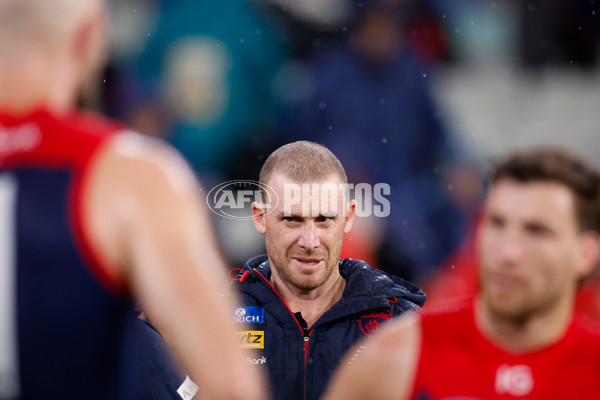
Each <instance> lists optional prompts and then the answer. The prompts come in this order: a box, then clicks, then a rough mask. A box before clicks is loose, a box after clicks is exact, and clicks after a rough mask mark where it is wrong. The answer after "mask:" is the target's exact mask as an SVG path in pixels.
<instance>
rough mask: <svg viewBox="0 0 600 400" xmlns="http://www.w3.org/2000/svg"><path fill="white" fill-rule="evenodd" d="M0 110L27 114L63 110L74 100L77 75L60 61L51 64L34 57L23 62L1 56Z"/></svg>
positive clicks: (69, 106)
mask: <svg viewBox="0 0 600 400" xmlns="http://www.w3.org/2000/svg"><path fill="white" fill-rule="evenodd" d="M0 63H1V64H2V65H0V110H2V111H3V112H6V113H10V114H14V115H26V114H28V113H30V112H31V111H34V110H36V109H41V108H44V109H48V110H51V111H54V112H57V113H62V112H64V111H67V110H68V109H70V108H71V106H72V104H73V100H74V99H73V98H74V96H73V93H74V90H73V86H74V78H72V77H71V78H69V76H68V75H69V74H72V73H73V72H74V71H68V70H66V69H65V68H61V67H60V66H59V65H58V64H56V65H49V63H43V62H40V61H39V60H36V59H34V58H29V59H25V58H23V59H22V61H21V62H17V61H14V60H11V61H7V62H4V60H0Z"/></svg>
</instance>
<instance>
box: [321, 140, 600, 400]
mask: <svg viewBox="0 0 600 400" xmlns="http://www.w3.org/2000/svg"><path fill="white" fill-rule="evenodd" d="M599 192H600V176H599V174H598V172H597V171H594V170H592V169H591V168H590V167H589V166H587V165H585V164H584V163H583V162H582V161H581V160H579V159H577V158H576V157H574V156H572V155H570V154H568V153H565V152H563V151H560V150H537V151H530V152H525V153H520V154H516V155H513V156H512V157H509V158H508V159H507V160H505V161H504V162H503V163H501V164H499V165H498V166H497V168H496V170H495V172H494V174H493V176H492V185H491V188H490V191H489V196H488V199H487V202H486V207H485V217H484V219H483V222H482V225H481V227H480V232H479V259H480V292H479V295H478V296H477V298H476V299H475V301H474V302H473V303H469V304H468V305H466V306H465V307H463V308H460V309H455V310H452V311H447V312H441V313H437V314H430V315H426V316H423V317H422V316H417V315H411V316H410V317H408V318H405V319H403V320H399V321H398V322H397V323H393V324H390V325H389V326H388V327H387V329H386V328H384V329H383V330H382V331H381V332H380V334H378V335H377V336H376V337H374V338H372V340H370V341H365V342H364V343H362V345H363V346H364V348H360V349H358V350H356V351H355V352H354V354H353V356H352V357H348V359H346V363H345V364H344V367H343V368H342V370H341V371H340V372H339V374H338V375H337V376H336V378H335V381H334V383H333V384H332V387H331V388H330V391H329V392H328V396H326V398H327V399H329V400H331V399H345V400H346V399H365V398H368V399H394V400H401V399H419V400H437V399H448V398H468V399H514V398H528V399H544V400H549V399H550V400H552V399H557V400H558V399H568V398H577V399H598V398H600V381H598V379H597V377H598V376H599V374H600V336H599V333H598V331H597V330H595V329H593V328H590V327H587V326H585V325H584V323H583V322H582V321H580V320H578V319H577V318H576V317H574V314H573V303H574V298H575V293H576V291H577V288H578V286H579V285H580V283H581V281H582V280H583V279H584V278H585V277H586V276H587V275H588V274H590V273H591V272H592V270H593V269H594V268H595V267H596V265H597V263H598V239H599V234H598V222H599V197H600V196H599V195H600V193H599Z"/></svg>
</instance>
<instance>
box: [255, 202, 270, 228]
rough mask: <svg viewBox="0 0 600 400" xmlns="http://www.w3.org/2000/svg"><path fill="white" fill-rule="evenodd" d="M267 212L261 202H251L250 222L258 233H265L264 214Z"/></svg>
mask: <svg viewBox="0 0 600 400" xmlns="http://www.w3.org/2000/svg"><path fill="white" fill-rule="evenodd" d="M266 213H267V210H266V206H265V204H263V203H257V202H253V203H252V222H254V227H255V228H256V230H257V231H258V233H261V234H263V235H264V234H265V233H267V226H266V222H265V214H266Z"/></svg>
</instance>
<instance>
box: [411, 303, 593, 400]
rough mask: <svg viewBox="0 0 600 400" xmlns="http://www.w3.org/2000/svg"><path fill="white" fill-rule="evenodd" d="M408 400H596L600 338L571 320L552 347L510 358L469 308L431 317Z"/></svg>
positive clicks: (424, 330)
mask: <svg viewBox="0 0 600 400" xmlns="http://www.w3.org/2000/svg"><path fill="white" fill-rule="evenodd" d="M421 326H422V344H421V355H420V360H419V365H418V371H417V377H416V382H415V387H414V389H413V395H412V397H411V398H412V399H415V400H442V399H447V400H449V399H454V400H457V399H463V400H467V399H468V400H479V399H481V400H483V399H485V400H491V399H502V400H508V399H530V400H567V399H578V400H586V399H590V400H591V399H600V379H599V378H600V333H599V332H597V331H595V330H593V329H591V328H588V327H587V326H585V325H584V324H583V323H582V322H581V321H579V320H577V319H576V320H574V321H573V322H572V323H571V324H570V326H569V328H568V330H567V332H566V334H565V335H564V336H563V337H562V338H561V339H560V340H558V341H557V342H556V343H554V344H552V345H550V346H547V347H544V348H541V349H538V350H535V351H531V352H527V353H522V354H511V353H509V352H507V351H505V350H503V349H501V348H500V347H498V346H497V345H495V344H494V343H492V342H491V341H490V340H489V339H487V338H486V337H484V336H483V335H482V334H481V332H480V331H479V330H478V329H477V327H476V325H475V317H474V309H473V305H470V306H467V307H463V308H460V309H458V310H455V311H452V312H444V313H436V314H429V315H426V316H424V317H423V319H422V322H421Z"/></svg>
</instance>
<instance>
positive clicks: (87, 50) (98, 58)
mask: <svg viewBox="0 0 600 400" xmlns="http://www.w3.org/2000/svg"><path fill="white" fill-rule="evenodd" d="M107 25H108V21H107V16H106V14H105V10H104V9H103V8H101V9H98V10H97V11H95V12H94V13H91V14H90V15H89V16H88V17H87V18H85V19H83V20H82V22H81V23H80V24H79V25H78V26H77V28H76V32H75V35H74V37H73V42H72V43H73V44H72V47H71V49H72V50H71V55H72V57H73V58H74V59H75V60H77V61H78V62H79V66H80V70H79V71H78V72H79V74H80V80H81V82H85V81H86V80H87V79H89V77H90V76H92V75H93V74H95V73H98V72H99V71H100V67H101V66H102V65H104V61H105V60H106V58H107V57H108V44H107V41H108V30H107V29H108V28H107Z"/></svg>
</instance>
